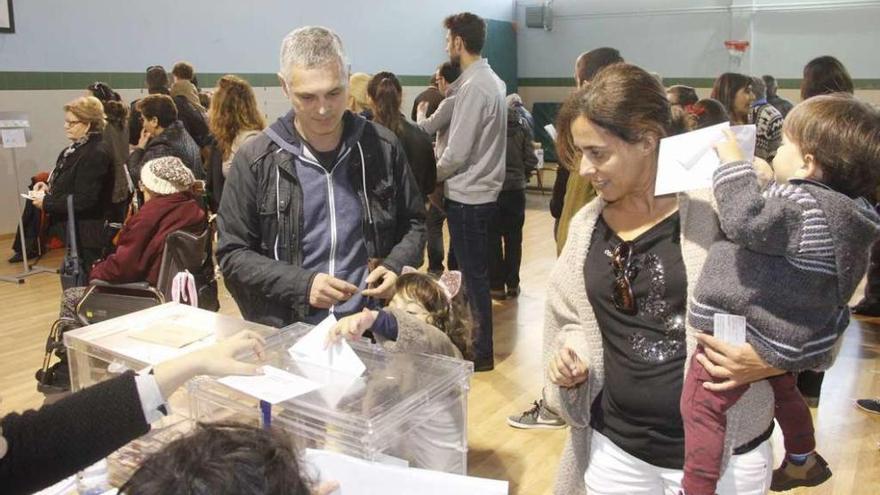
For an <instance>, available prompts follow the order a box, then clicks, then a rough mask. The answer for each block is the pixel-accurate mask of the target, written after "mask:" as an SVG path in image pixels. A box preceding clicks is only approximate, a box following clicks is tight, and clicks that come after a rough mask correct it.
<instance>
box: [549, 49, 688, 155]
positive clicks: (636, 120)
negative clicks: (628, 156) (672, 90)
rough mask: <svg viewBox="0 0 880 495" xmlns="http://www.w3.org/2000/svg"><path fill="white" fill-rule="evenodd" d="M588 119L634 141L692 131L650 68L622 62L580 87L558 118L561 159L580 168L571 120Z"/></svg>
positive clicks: (563, 106)
mask: <svg viewBox="0 0 880 495" xmlns="http://www.w3.org/2000/svg"><path fill="white" fill-rule="evenodd" d="M578 117H585V118H587V119H589V120H590V122H592V123H593V124H595V125H597V126H599V127H601V128H603V129H605V130H606V131H608V132H610V133H611V134H613V135H615V136H617V137H618V138H620V139H622V140H624V141H626V142H627V143H630V144H633V143H636V142H638V141H640V140H641V139H643V138H644V137H646V136H647V135H653V136H654V137H655V138H656V139H657V141H658V143H659V140H660V139H661V138H664V137H666V136H670V135H673V134H674V133H675V132H677V131H682V130H686V129H687V125H686V124H685V123H684V122H681V121H682V120H684V119H685V115H684V112H677V113H676V114H675V115H673V113H672V111H671V110H670V104H669V100H668V99H667V98H666V89H665V88H664V87H663V86H662V85H661V84H660V82H659V81H658V80H657V78H655V77H654V76H652V75H651V74H649V73H648V72H646V71H645V70H644V69H642V68H640V67H637V66H635V65H632V64H626V63H619V64H614V65H610V66H608V67H606V68H604V69H602V70H601V71H600V72H599V74H598V75H597V76H596V78H595V79H593V80H592V81H591V82H590V83H589V84H588V85H586V86H584V87H583V88H581V89H579V90H578V91H575V92H574V93H573V94H572V95H571V96H570V97H569V98H568V100H567V101H566V102H565V103H564V104H563V105H562V108H561V109H560V110H559V116H558V117H557V119H556V128H557V133H558V134H557V140H556V149H557V153H558V154H559V158H560V162H561V163H562V164H563V165H565V166H566V167H568V168H570V169H573V170H576V169H577V164H578V162H579V161H580V152H579V151H578V150H577V149H576V148H575V146H574V142H573V140H572V136H571V124H572V122H574V120H575V119H577V118H578Z"/></svg>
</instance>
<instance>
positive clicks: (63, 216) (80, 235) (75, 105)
mask: <svg viewBox="0 0 880 495" xmlns="http://www.w3.org/2000/svg"><path fill="white" fill-rule="evenodd" d="M105 124H106V120H105V115H104V106H103V105H102V104H101V102H100V101H99V100H98V99H97V98H95V97H94V96H83V97H80V98H77V99H75V100H73V101H71V102H70V103H68V104H67V105H64V131H65V133H66V134H67V138H68V139H69V140H70V141H71V144H70V146H68V147H67V148H65V149H64V150H63V151H62V152H61V154H60V155H58V160H57V161H56V163H55V169H54V170H53V171H52V175H50V176H49V182H48V184H46V183H38V184H37V185H36V186H34V191H35V192H36V196H35V197H34V199H33V203H34V206H36V207H37V208H40V209H42V210H43V211H45V212H46V213H47V214H49V218H50V229H51V228H53V227H55V226H61V229H63V230H64V232H65V233H66V225H67V196H69V195H72V196H73V211H74V218H75V220H76V239H77V247H78V250H79V255H80V257H81V259H82V261H83V266H84V267H85V269H86V270H88V269H89V268H90V267H91V266H92V264H93V263H94V262H95V261H96V260H97V259H98V258H100V257H101V255H102V251H103V249H104V248H106V247H108V246H109V244H110V243H109V239H108V238H107V237H108V236H107V235H105V220H106V214H107V213H108V212H109V211H110V205H111V195H112V193H113V157H112V156H111V153H110V151H109V150H108V149H107V145H106V143H104V139H103V137H102V132H103V130H104V126H105ZM41 193H45V195H44V196H40V194H41ZM65 238H66V236H65Z"/></svg>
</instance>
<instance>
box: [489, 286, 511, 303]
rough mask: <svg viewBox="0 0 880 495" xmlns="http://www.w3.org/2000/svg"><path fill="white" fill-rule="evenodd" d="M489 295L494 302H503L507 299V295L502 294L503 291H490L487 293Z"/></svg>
mask: <svg viewBox="0 0 880 495" xmlns="http://www.w3.org/2000/svg"><path fill="white" fill-rule="evenodd" d="M489 295H490V296H491V297H492V299H494V300H496V301H503V300H505V299H507V293H506V292H504V289H491V290H490V291H489Z"/></svg>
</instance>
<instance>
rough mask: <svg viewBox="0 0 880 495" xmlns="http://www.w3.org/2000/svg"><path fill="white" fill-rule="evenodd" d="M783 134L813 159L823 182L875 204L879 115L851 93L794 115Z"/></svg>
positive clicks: (818, 99) (809, 103)
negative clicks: (871, 200)
mask: <svg viewBox="0 0 880 495" xmlns="http://www.w3.org/2000/svg"><path fill="white" fill-rule="evenodd" d="M782 132H784V133H785V136H786V137H788V139H790V140H791V141H792V142H793V143H795V144H796V145H797V146H798V147H799V148H800V150H801V153H803V154H804V155H813V157H815V160H816V163H818V165H819V167H820V168H821V170H822V182H823V183H824V184H826V185H828V186H829V187H831V188H832V189H834V190H835V191H838V192H840V193H843V194H846V195H847V196H850V197H853V198H855V197H859V196H864V197H866V198H873V197H874V194H875V191H876V189H877V184H878V180H880V168H878V166H877V160H878V157H880V111H878V110H877V109H876V108H874V107H873V106H871V105H870V104H868V103H865V102H862V101H859V100H857V99H855V98H854V97H853V96H852V95H850V94H848V93H835V94H831V95H819V96H814V97H812V98H809V99H807V100H805V101H803V102H801V103H800V104H798V105H797V106H795V107H794V109H792V111H791V112H790V113H789V114H788V116H787V117H786V118H785V123H784V124H783V126H782Z"/></svg>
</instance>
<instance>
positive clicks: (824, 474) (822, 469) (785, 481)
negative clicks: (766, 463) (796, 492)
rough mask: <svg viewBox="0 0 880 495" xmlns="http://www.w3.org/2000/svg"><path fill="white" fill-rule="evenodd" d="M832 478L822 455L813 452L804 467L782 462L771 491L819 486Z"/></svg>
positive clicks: (774, 476)
mask: <svg viewBox="0 0 880 495" xmlns="http://www.w3.org/2000/svg"><path fill="white" fill-rule="evenodd" d="M830 477H831V470H830V469H828V463H827V462H825V459H823V458H822V456H821V455H819V454H817V453H815V452H813V453H812V454H810V456H809V457H807V460H806V461H805V462H804V463H803V464H802V465H800V466H799V465H797V464H795V463H793V462H789V461H788V459H785V460H784V461H782V465H781V466H779V469H775V470H774V471H773V481H772V482H771V483H770V489H771V490H773V491H774V492H784V491H786V490H791V489H792V488H797V487H800V486H818V485H821V484H822V483H824V482H825V481H826V480H827V479H828V478H830Z"/></svg>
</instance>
